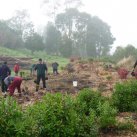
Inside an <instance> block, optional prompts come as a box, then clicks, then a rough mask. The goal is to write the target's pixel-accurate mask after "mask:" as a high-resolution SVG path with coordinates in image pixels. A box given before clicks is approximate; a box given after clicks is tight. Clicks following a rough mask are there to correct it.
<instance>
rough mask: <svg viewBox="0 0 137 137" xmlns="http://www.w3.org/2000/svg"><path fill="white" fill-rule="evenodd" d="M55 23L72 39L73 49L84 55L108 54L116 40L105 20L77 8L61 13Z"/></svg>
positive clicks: (62, 32)
mask: <svg viewBox="0 0 137 137" xmlns="http://www.w3.org/2000/svg"><path fill="white" fill-rule="evenodd" d="M55 23H56V27H57V29H58V30H59V31H60V32H61V34H62V36H64V35H67V38H69V39H70V40H71V41H72V51H74V50H77V54H79V55H80V56H82V57H85V56H93V57H94V56H95V57H96V56H105V55H107V54H108V53H109V50H110V48H111V47H110V45H111V44H113V42H114V40H115V38H114V37H113V35H112V34H111V31H110V27H109V26H108V25H107V24H106V23H105V22H103V21H102V20H101V19H99V18H98V17H92V16H91V15H89V14H88V13H84V12H79V11H78V10H77V9H68V10H66V12H65V13H61V14H59V15H58V16H57V17H56V22H55ZM69 47H71V46H69ZM70 56H71V55H70Z"/></svg>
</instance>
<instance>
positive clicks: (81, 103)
mask: <svg viewBox="0 0 137 137" xmlns="http://www.w3.org/2000/svg"><path fill="white" fill-rule="evenodd" d="M104 100H105V98H104V97H102V96H101V93H100V92H97V91H92V90H90V89H83V90H81V91H80V92H79V94H78V96H77V107H76V109H77V110H78V111H79V113H81V112H83V113H85V114H86V115H89V114H90V110H91V109H93V110H95V112H97V111H98V104H99V102H101V103H103V102H104ZM97 115H98V114H97Z"/></svg>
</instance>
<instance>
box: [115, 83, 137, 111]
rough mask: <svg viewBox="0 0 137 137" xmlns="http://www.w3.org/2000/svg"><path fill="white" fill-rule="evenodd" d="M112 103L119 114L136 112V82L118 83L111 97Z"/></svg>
mask: <svg viewBox="0 0 137 137" xmlns="http://www.w3.org/2000/svg"><path fill="white" fill-rule="evenodd" d="M112 102H113V104H114V106H116V107H117V109H118V110H119V111H120V112H127V111H131V112H134V111H136V110H137V105H136V104H137V81H134V80H132V81H127V82H124V83H121V84H120V83H118V84H116V86H115V92H114V93H113V95H112Z"/></svg>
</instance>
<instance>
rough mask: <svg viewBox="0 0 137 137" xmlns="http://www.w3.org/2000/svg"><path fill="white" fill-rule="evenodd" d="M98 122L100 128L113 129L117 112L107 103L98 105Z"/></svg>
mask: <svg viewBox="0 0 137 137" xmlns="http://www.w3.org/2000/svg"><path fill="white" fill-rule="evenodd" d="M98 109H99V112H100V115H99V121H100V127H101V128H109V127H114V126H115V125H116V114H117V110H116V109H115V108H114V107H113V106H111V105H110V103H109V102H108V101H106V102H104V103H103V104H101V103H100V104H99V107H98Z"/></svg>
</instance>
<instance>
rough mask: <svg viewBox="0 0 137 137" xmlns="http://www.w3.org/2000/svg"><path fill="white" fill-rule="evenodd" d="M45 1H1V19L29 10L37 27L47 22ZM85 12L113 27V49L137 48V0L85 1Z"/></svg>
mask: <svg viewBox="0 0 137 137" xmlns="http://www.w3.org/2000/svg"><path fill="white" fill-rule="evenodd" d="M42 1H43V0H0V19H8V18H10V17H11V16H12V15H13V13H14V11H15V10H21V9H27V10H28V11H29V13H30V16H31V19H32V21H33V22H34V24H35V25H36V26H37V27H40V25H41V24H42V25H44V24H45V23H46V22H47V20H48V19H47V18H46V17H45V13H44V9H43V8H42V7H43V6H42ZM83 3H84V7H83V10H84V11H86V12H88V13H90V14H91V15H96V16H98V17H99V18H101V19H102V20H103V21H105V22H106V23H108V25H109V26H111V32H112V34H113V35H114V37H115V38H116V41H115V43H114V45H113V47H116V46H119V45H122V46H126V45H127V44H132V45H134V46H135V47H137V0H83Z"/></svg>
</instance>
